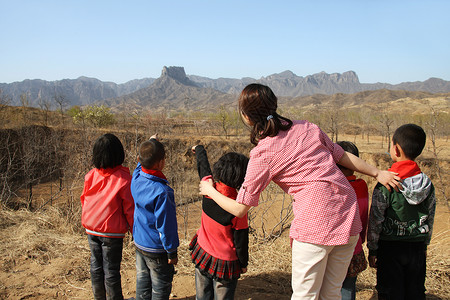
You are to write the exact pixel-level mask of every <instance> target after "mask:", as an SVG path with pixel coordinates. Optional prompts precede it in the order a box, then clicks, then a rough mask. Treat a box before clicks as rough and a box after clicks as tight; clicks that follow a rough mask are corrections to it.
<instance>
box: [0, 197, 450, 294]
mask: <svg viewBox="0 0 450 300" xmlns="http://www.w3.org/2000/svg"><path fill="white" fill-rule="evenodd" d="M190 206H191V207H190V208H189V210H190V211H191V212H190V216H191V218H190V221H188V222H187V223H189V227H190V229H189V230H188V231H186V232H185V234H186V236H191V235H192V234H193V232H194V231H195V230H196V225H197V224H198V222H199V221H198V220H199V218H198V214H199V211H200V207H199V203H194V204H190ZM0 214H1V221H0V236H1V244H0V251H1V267H0V298H1V299H92V292H91V285H90V277H89V255H90V252H89V246H88V243H87V238H86V236H85V235H84V233H83V232H80V231H74V228H72V227H71V226H70V224H68V223H66V222H67V220H65V219H64V216H63V215H62V214H61V213H60V212H59V211H57V210H51V209H50V210H48V211H43V212H42V213H30V212H28V211H25V210H23V211H15V212H13V211H6V210H2V211H0ZM449 218H450V211H449V209H448V208H447V206H444V205H439V206H438V209H437V214H436V221H435V227H434V233H433V239H432V242H431V245H430V247H429V251H428V271H427V281H426V287H427V293H428V295H427V299H449V298H450V285H449V273H450V272H449V271H450V251H449V250H450V243H449V234H448V233H449V229H450V223H449ZM179 222H180V220H179ZM180 238H181V239H182V241H181V246H180V248H179V249H180V250H179V252H180V262H179V264H178V265H177V267H176V269H177V274H176V275H175V279H174V282H173V290H172V297H171V299H195V287H194V275H193V264H192V263H191V262H190V260H189V253H188V250H187V247H188V243H189V239H184V238H183V234H180ZM289 251H290V248H289V243H288V238H287V235H286V233H284V234H283V236H281V237H280V238H278V239H276V240H275V241H274V242H269V243H265V244H251V245H250V263H249V271H248V273H247V274H244V275H243V276H242V278H241V279H240V280H239V284H238V288H237V292H236V299H238V300H239V299H290V294H291V290H290V252H289ZM135 283H136V271H135V266H134V250H133V247H132V245H131V241H130V240H129V238H128V239H127V240H126V245H125V249H124V252H123V262H122V287H123V293H124V296H125V298H131V297H134V296H135ZM374 285H375V272H374V270H373V269H368V270H366V271H364V272H363V273H361V274H360V276H359V277H358V282H357V288H358V293H357V299H376V294H375V292H374Z"/></svg>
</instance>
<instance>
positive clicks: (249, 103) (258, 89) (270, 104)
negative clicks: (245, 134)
mask: <svg viewBox="0 0 450 300" xmlns="http://www.w3.org/2000/svg"><path fill="white" fill-rule="evenodd" d="M277 107H278V99H277V97H276V96H275V94H274V93H273V91H272V90H271V89H270V88H269V87H268V86H265V85H262V84H258V83H252V84H249V85H247V86H246V87H245V88H244V89H243V90H242V92H241V94H240V96H239V112H240V113H241V116H243V117H246V118H248V120H249V121H250V123H251V124H252V130H251V133H250V141H251V143H252V144H254V145H257V144H258V141H259V140H262V139H264V138H265V137H268V136H270V137H273V136H276V135H277V134H278V133H279V132H280V131H284V130H288V129H289V128H291V126H292V121H291V120H290V119H288V118H285V117H282V116H280V115H279V114H278V113H277V112H276V110H277Z"/></svg>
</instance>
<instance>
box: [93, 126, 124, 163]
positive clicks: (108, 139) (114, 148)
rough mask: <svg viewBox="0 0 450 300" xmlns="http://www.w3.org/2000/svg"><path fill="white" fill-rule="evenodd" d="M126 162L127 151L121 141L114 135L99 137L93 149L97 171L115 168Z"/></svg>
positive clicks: (108, 134) (107, 134)
mask: <svg viewBox="0 0 450 300" xmlns="http://www.w3.org/2000/svg"><path fill="white" fill-rule="evenodd" d="M124 160H125V151H124V150H123V145H122V143H121V142H120V140H119V139H118V138H117V137H116V136H115V135H114V134H112V133H106V134H104V135H102V136H101V137H99V138H98V139H97V140H96V141H95V143H94V147H93V149H92V164H93V165H94V167H96V168H97V169H107V168H114V167H117V166H119V165H121V164H122V163H123V161H124Z"/></svg>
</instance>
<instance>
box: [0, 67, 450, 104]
mask: <svg viewBox="0 0 450 300" xmlns="http://www.w3.org/2000/svg"><path fill="white" fill-rule="evenodd" d="M253 82H259V83H262V84H265V85H268V86H270V87H271V88H272V89H273V91H274V92H275V94H276V95H277V96H279V97H289V98H295V97H300V96H310V95H316V94H324V95H333V94H336V93H344V94H352V93H357V92H362V91H371V90H380V89H388V90H394V91H395V90H403V91H421V92H428V93H448V92H450V81H445V80H442V79H439V78H430V79H428V80H426V81H423V82H419V81H417V82H405V83H401V84H396V85H392V84H388V83H360V82H359V79H358V76H357V75H356V73H355V72H353V71H348V72H344V73H342V74H340V73H333V74H327V73H325V72H321V73H317V74H313V75H308V76H306V77H301V76H297V75H296V74H294V73H293V72H291V71H284V72H282V73H277V74H272V75H269V76H267V77H261V78H260V79H254V78H249V77H245V78H241V79H233V78H218V79H211V78H207V77H201V76H197V75H186V73H185V70H184V68H183V67H163V70H162V72H161V76H160V77H159V78H157V79H155V78H144V79H136V80H132V81H129V82H126V83H123V84H116V83H113V82H103V81H100V80H98V79H95V78H88V77H79V78H77V79H63V80H58V81H44V80H39V79H35V80H24V81H22V82H13V83H9V84H6V83H0V89H1V90H2V91H3V95H8V96H10V97H11V98H12V103H11V104H12V105H20V95H22V94H24V93H26V94H27V96H28V102H29V103H30V105H32V106H38V103H39V101H40V99H41V100H47V101H51V100H52V99H53V98H54V97H55V96H64V99H65V101H66V104H67V106H69V107H70V106H73V105H89V104H93V103H96V104H100V103H102V104H106V105H109V106H112V107H116V108H139V107H141V108H151V109H155V108H161V107H165V108H176V109H190V110H196V109H202V108H205V107H209V108H211V107H217V106H218V105H222V104H223V105H228V104H229V103H231V102H233V101H235V100H236V95H237V94H238V93H240V91H241V90H242V89H243V88H244V87H245V86H246V85H247V84H249V83H253Z"/></svg>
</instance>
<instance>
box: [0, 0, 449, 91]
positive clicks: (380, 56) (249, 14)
mask: <svg viewBox="0 0 450 300" xmlns="http://www.w3.org/2000/svg"><path fill="white" fill-rule="evenodd" d="M0 11H1V17H0V82H2V83H10V82H14V81H22V80H24V79H44V80H60V79H64V78H70V79H74V78H77V77H79V76H88V77H95V78H98V79H100V80H102V81H113V82H116V83H123V82H126V81H128V80H132V79H138V78H144V77H153V78H157V77H159V76H160V74H161V70H162V68H163V66H182V67H184V68H185V71H186V73H187V74H191V75H199V76H205V77H210V78H219V77H227V78H242V77H253V78H260V77H262V76H268V75H271V74H273V73H280V72H283V71H285V70H291V71H292V72H294V73H295V74H297V75H298V76H307V75H310V74H314V73H318V72H321V71H325V72H327V73H343V72H345V71H349V70H353V71H355V72H356V73H357V74H358V76H359V79H360V81H361V82H363V83H374V82H387V83H393V84H395V83H400V82H405V81H423V80H426V79H428V78H430V77H438V78H442V79H444V80H450V17H449V15H448V14H449V12H450V1H448V0H440V1H434V0H422V1H416V0H386V1H385V0H370V1H369V0H354V1H345V0H340V1H338V0H335V1H321V0H310V1H301V0H300V1H265V0H257V1H254V0H240V1H235V0H228V1H214V0H210V1H206V0H204V1H197V0H191V1H187V0H180V1H170V0H167V1H151V0H147V1H137V0H136V1H114V0H109V1H103V0H77V1H76V0H63V1H61V0H58V1H49V0H40V1H32V0H29V1H24V0H14V1H13V0H9V1H6V0H0Z"/></svg>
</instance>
